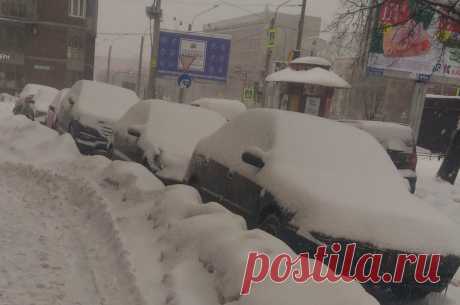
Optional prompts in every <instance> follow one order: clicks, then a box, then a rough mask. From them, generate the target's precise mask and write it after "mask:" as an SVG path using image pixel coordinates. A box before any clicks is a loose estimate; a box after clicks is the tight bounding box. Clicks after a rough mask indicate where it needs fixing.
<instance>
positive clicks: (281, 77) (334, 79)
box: [266, 68, 351, 89]
mask: <svg viewBox="0 0 460 305" xmlns="http://www.w3.org/2000/svg"><path fill="white" fill-rule="evenodd" d="M266 80H267V82H284V83H300V84H310V85H317V86H324V87H331V88H344V89H350V88H351V86H350V84H349V83H348V82H347V81H346V80H344V79H343V78H341V77H340V76H338V75H337V74H335V73H334V72H332V71H327V70H325V69H323V68H313V69H310V70H306V71H305V70H301V71H296V70H293V69H291V68H286V69H284V70H281V71H278V72H275V73H273V74H271V75H269V76H268V77H267V79H266Z"/></svg>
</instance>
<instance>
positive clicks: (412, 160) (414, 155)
mask: <svg viewBox="0 0 460 305" xmlns="http://www.w3.org/2000/svg"><path fill="white" fill-rule="evenodd" d="M409 167H410V169H411V170H413V171H415V170H416V169H417V149H416V148H415V147H414V151H413V152H412V154H411V155H410V159H409Z"/></svg>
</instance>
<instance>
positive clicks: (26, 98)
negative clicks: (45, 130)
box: [13, 84, 59, 123]
mask: <svg viewBox="0 0 460 305" xmlns="http://www.w3.org/2000/svg"><path fill="white" fill-rule="evenodd" d="M58 93H59V91H58V90H57V89H55V88H52V87H48V86H43V85H37V84H28V85H26V86H25V87H24V89H23V90H22V92H21V93H20V94H19V98H18V99H17V101H16V104H15V106H14V109H13V113H14V114H16V115H18V114H22V115H25V116H26V117H28V118H29V119H31V120H37V121H40V122H41V123H45V121H46V116H47V113H48V108H49V106H50V105H51V103H52V102H53V100H54V99H55V97H56V95H57V94H58Z"/></svg>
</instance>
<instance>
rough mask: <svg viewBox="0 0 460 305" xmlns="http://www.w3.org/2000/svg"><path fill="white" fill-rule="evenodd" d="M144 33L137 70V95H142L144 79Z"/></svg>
mask: <svg viewBox="0 0 460 305" xmlns="http://www.w3.org/2000/svg"><path fill="white" fill-rule="evenodd" d="M144 39H145V38H144V35H142V37H141V48H140V51H139V68H138V70H137V96H139V97H141V87H142V86H141V85H142V84H141V81H142V58H143V57H144Z"/></svg>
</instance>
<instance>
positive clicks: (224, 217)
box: [151, 186, 377, 305]
mask: <svg viewBox="0 0 460 305" xmlns="http://www.w3.org/2000/svg"><path fill="white" fill-rule="evenodd" d="M151 219H152V221H153V224H154V227H155V228H156V230H157V231H158V232H161V235H160V238H159V245H160V247H161V248H162V252H161V256H160V260H161V261H162V263H163V264H164V265H165V267H166V268H165V269H166V270H168V271H167V273H166V274H165V276H164V281H163V283H164V286H165V289H166V291H168V293H167V296H166V298H167V300H168V301H169V302H172V303H173V304H177V305H180V304H184V305H204V304H230V303H231V304H233V305H237V304H241V305H243V304H252V305H256V304H260V305H262V304H263V305H270V304H273V305H275V304H281V303H283V304H298V302H299V300H311V301H312V304H313V303H314V304H363V305H364V304H366V305H368V304H377V303H376V302H375V301H374V300H373V298H372V297H370V296H369V295H367V294H366V293H365V292H364V290H363V289H362V288H361V287H360V286H359V285H358V284H356V283H353V284H351V285H348V284H343V283H338V284H331V283H323V284H315V283H306V284H304V285H297V284H293V283H290V282H286V283H284V284H282V285H279V284H273V283H271V282H270V281H265V282H264V283H262V284H261V285H259V286H257V287H256V288H255V289H254V290H253V293H252V294H251V295H250V296H247V297H241V296H240V294H239V293H240V289H241V284H242V278H243V275H244V268H245V266H246V258H247V255H248V252H249V251H264V252H265V253H267V254H268V255H270V256H271V257H272V258H273V256H275V255H277V254H280V253H289V254H291V255H293V256H294V253H292V251H291V250H290V249H289V248H288V247H287V246H286V245H285V244H284V243H283V242H281V241H280V240H277V239H275V238H273V237H272V236H270V235H268V234H266V233H265V232H263V231H260V230H254V231H247V230H246V224H245V222H244V220H243V219H242V218H241V217H239V216H236V215H234V214H232V213H230V212H229V211H228V210H226V209H225V208H223V207H222V206H221V205H219V204H217V203H210V204H207V205H202V204H201V200H199V195H198V194H197V193H196V191H195V190H193V189H191V188H189V187H186V186H173V187H169V188H168V189H167V190H166V192H165V193H164V194H163V195H162V197H161V198H160V199H159V200H157V202H156V203H155V207H154V209H153V210H152V212H151ZM197 291H200V292H201V293H197Z"/></svg>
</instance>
